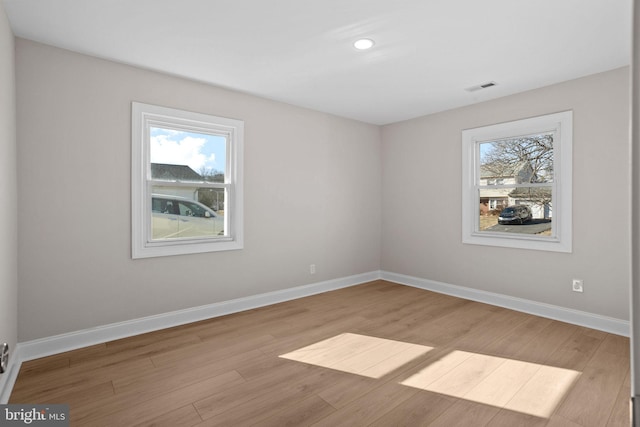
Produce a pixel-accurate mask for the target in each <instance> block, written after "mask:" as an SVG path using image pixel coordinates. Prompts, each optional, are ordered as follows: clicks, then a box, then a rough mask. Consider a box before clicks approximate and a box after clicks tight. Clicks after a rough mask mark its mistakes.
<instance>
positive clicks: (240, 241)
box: [131, 102, 244, 259]
mask: <svg viewBox="0 0 640 427" xmlns="http://www.w3.org/2000/svg"><path fill="white" fill-rule="evenodd" d="M131 125H132V126H131V146H132V152H131V228H132V258H134V259H136V258H149V257H159V256H170V255H185V254H193V253H203V252H217V251H229V250H238V249H242V248H243V246H244V234H243V228H244V227H243V223H244V218H243V179H242V176H243V152H244V150H243V145H244V122H243V121H241V120H236V119H229V118H224V117H216V116H212V115H208V114H201V113H194V112H190V111H184V110H178V109H174V108H167V107H160V106H156V105H150V104H143V103H140V102H132V104H131ZM151 127H160V128H168V129H181V130H185V131H187V132H195V133H204V134H210V135H219V136H223V137H225V138H226V140H227V153H226V155H227V159H226V170H225V181H224V183H223V184H218V185H217V186H219V187H221V188H224V189H225V192H226V195H227V196H226V200H225V230H226V232H225V236H220V237H218V236H216V237H211V238H202V237H199V238H193V239H176V240H162V241H159V240H153V239H151V218H152V214H151V192H152V184H153V180H152V178H151V161H150V146H149V144H150V128H151ZM174 184H176V185H180V183H174Z"/></svg>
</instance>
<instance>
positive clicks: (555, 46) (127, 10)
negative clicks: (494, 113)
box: [3, 0, 632, 124]
mask: <svg viewBox="0 0 640 427" xmlns="http://www.w3.org/2000/svg"><path fill="white" fill-rule="evenodd" d="M3 1H4V4H5V9H6V11H7V15H8V16H9V21H10V23H11V27H12V29H13V31H14V33H15V35H16V36H19V37H24V38H27V39H31V40H35V41H39V42H42V43H46V44H50V45H54V46H59V47H62V48H65V49H69V50H73V51H77V52H81V53H85V54H89V55H94V56H97V57H101V58H107V59H111V60H114V61H119V62H124V63H127V64H132V65H137V66H140V67H144V68H149V69H153V70H160V71H164V72H167V73H171V74H175V75H179V76H184V77H186V78H190V79H195V80H199V81H203V82H208V83H211V84H214V85H217V86H222V87H226V88H231V89H235V90H239V91H242V92H247V93H251V94H255V95H259V96H262V97H266V98H270V99H274V100H279V101H284V102H287V103H290V104H294V105H298V106H303V107H308V108H312V109H315V110H320V111H324V112H328V113H332V114H336V115H339V116H344V117H349V118H353V119H357V120H362V121H365V122H369V123H374V124H387V123H392V122H396V121H401V120H405V119H409V118H412V117H417V116H421V115H424V114H429V113H434V112H438V111H443V110H447V109H451V108H455V107H459V106H463V105H468V104H472V103H475V102H480V101H484V100H487V99H492V98H497V97H500V96H505V95H509V94H512V93H517V92H522V91H525V90H529V89H533V88H537V87H541V86H546V85H549V84H553V83H557V82H561V81H565V80H570V79H573V78H577V77H581V76H585V75H589V74H593V73H598V72H601V71H606V70H610V69H614V68H618V67H621V66H625V65H628V64H629V63H630V52H631V1H632V0H482V1H478V0H314V1H311V0H270V1H269V0H135V1H132V0H47V1H42V0H3ZM360 37H368V38H371V39H373V40H375V42H376V45H375V46H374V48H373V49H371V50H369V51H356V50H355V49H354V48H353V46H352V43H353V42H354V41H355V40H356V39H358V38H360ZM488 81H495V82H497V83H498V85H497V86H495V87H493V88H490V89H485V90H481V91H477V92H472V93H470V92H467V91H465V88H468V87H470V86H474V85H478V84H481V83H485V82H488Z"/></svg>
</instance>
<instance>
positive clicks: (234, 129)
mask: <svg viewBox="0 0 640 427" xmlns="http://www.w3.org/2000/svg"><path fill="white" fill-rule="evenodd" d="M243 133H244V123H243V122H242V121H240V120H234V119H227V118H221V117H215V116H210V115H206V114H199V113H192V112H188V111H182V110H176V109H172V108H165V107H158V106H154V105H148V104H141V103H138V102H134V103H132V239H133V242H132V256H133V258H147V257H154V256H167V255H182V254H189V253H199V252H214V251H224V250H234V249H242V247H243V215H242V151H243V150H242V148H243Z"/></svg>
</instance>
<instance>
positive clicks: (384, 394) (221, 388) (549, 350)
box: [10, 281, 630, 427]
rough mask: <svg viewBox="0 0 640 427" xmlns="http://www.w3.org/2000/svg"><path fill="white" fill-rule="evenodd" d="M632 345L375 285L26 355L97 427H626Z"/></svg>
mask: <svg viewBox="0 0 640 427" xmlns="http://www.w3.org/2000/svg"><path fill="white" fill-rule="evenodd" d="M629 366H630V362H629V340H628V339H627V338H624V337H621V336H617V335H612V334H607V333H604V332H600V331H596V330H592V329H587V328H583V327H579V326H575V325H570V324H566V323H562V322H557V321H553V320H549V319H544V318H540V317H536V316H532V315H528V314H524V313H519V312H516V311H511V310H506V309H503V308H499V307H493V306H490V305H486V304H481V303H476V302H471V301H467V300H463V299H459V298H454V297H450V296H446V295H440V294H436V293H432V292H428V291H423V290H419V289H414V288H410V287H406V286H401V285H397V284H392V283H389V282H385V281H375V282H371V283H367V284H364V285H360V286H355V287H351V288H347V289H342V290H338V291H334V292H328V293H324V294H320V295H315V296H312V297H307V298H302V299H298V300H295V301H290V302H286V303H281V304H276V305H272V306H269V307H264V308H260V309H256V310H250V311H247V312H243V313H237V314H233V315H229V316H224V317H219V318H215V319H211V320H207V321H203V322H198V323H193V324H189V325H185V326H180V327H176V328H171V329H166V330H162V331H157V332H153V333H149V334H144V335H140V336H136V337H131V338H126V339H122V340H117V341H112V342H108V343H105V344H100V345H96V346H92V347H88V348H83V349H79V350H75V351H70V352H67V353H63V354H58V355H55V356H51V357H46V358H43V359H38V360H33V361H29V362H25V363H24V364H23V365H22V368H21V370H20V374H19V376H18V379H17V381H16V384H15V387H14V390H13V393H12V395H11V399H10V403H66V404H69V405H70V408H71V424H72V425H88V426H149V425H155V426H253V425H256V426H305V425H313V426H331V427H335V426H447V427H450V426H506V427H513V426H552V427H559V426H568V427H571V426H583V427H588V426H594V427H603V426H609V427H613V426H628V425H629V395H630V376H629V375H630V374H629Z"/></svg>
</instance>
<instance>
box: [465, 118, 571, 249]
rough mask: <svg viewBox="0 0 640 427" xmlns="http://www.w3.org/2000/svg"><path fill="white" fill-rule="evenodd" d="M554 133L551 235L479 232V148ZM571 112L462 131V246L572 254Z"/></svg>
mask: <svg viewBox="0 0 640 427" xmlns="http://www.w3.org/2000/svg"><path fill="white" fill-rule="evenodd" d="M548 132H554V133H555V134H556V135H557V137H556V139H555V140H554V148H553V156H554V158H553V161H554V166H553V167H554V183H553V194H552V198H553V199H552V200H553V201H552V206H553V221H552V227H553V230H554V232H553V235H552V236H550V237H542V236H535V235H526V234H514V233H499V232H493V233H492V232H486V231H483V232H480V231H479V228H480V226H479V215H478V196H477V190H478V188H479V176H480V173H479V167H480V158H479V157H480V154H479V152H480V150H479V144H480V143H483V142H490V141H494V140H498V139H507V138H511V137H518V136H524V135H533V134H536V133H548ZM572 142H573V112H572V111H563V112H559V113H553V114H547V115H544V116H538V117H532V118H527V119H522V120H514V121H511V122H505V123H499V124H494V125H488V126H482V127H477V128H473V129H465V130H463V131H462V243H464V244H474V245H485V246H498V247H507V248H520V249H534V250H542V251H554V252H572V226H571V221H572Z"/></svg>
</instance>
